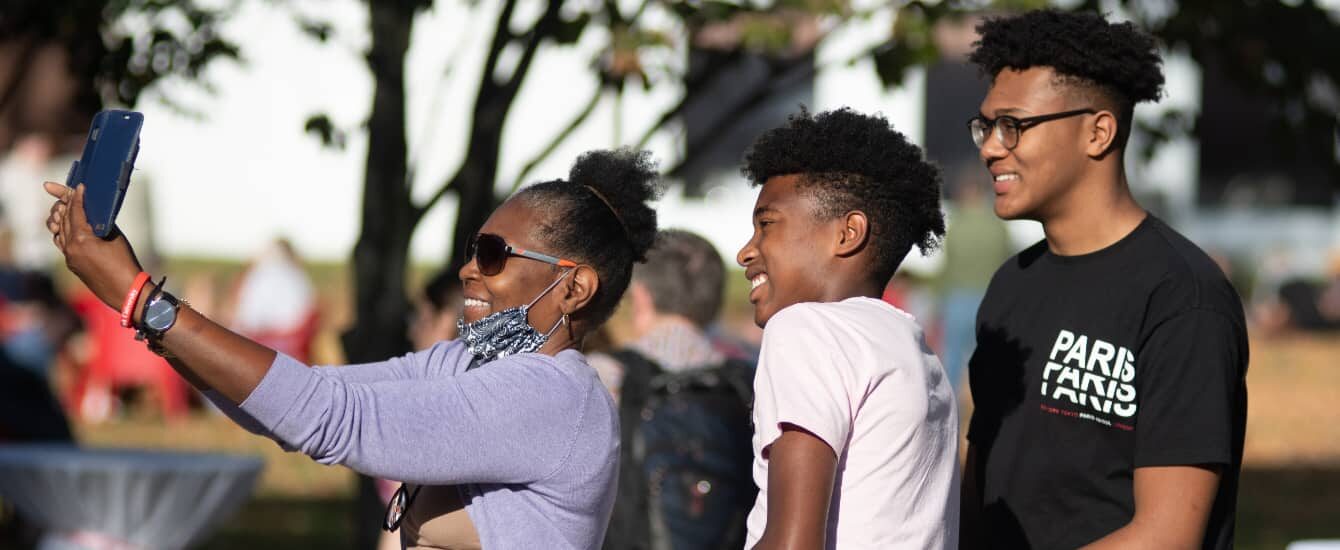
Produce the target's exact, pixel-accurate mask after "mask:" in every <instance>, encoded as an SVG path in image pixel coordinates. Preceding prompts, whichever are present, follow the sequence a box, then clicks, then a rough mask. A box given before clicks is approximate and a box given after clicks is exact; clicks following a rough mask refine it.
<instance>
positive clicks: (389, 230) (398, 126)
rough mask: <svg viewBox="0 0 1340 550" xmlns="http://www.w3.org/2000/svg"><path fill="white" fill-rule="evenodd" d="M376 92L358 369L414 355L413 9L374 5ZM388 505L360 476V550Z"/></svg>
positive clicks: (348, 335)
mask: <svg viewBox="0 0 1340 550" xmlns="http://www.w3.org/2000/svg"><path fill="white" fill-rule="evenodd" d="M368 7H369V11H370V15H371V30H372V46H371V50H370V51H369V52H368V56H367V62H368V68H369V69H370V70H371V71H372V75H373V79H374V91H373V97H372V114H371V116H370V117H369V120H368V160H367V167H366V170H365V172H364V179H363V215H362V222H363V226H362V228H361V229H360V231H359V235H358V243H357V244H356V245H354V258H353V267H354V281H353V282H354V312H353V313H354V317H353V318H354V324H353V326H352V327H350V328H349V329H348V330H347V331H345V333H344V334H343V335H342V338H341V340H342V343H343V344H344V353H345V358H346V359H347V360H348V361H349V362H351V363H363V362H368V361H378V360H383V359H386V358H389V357H393V356H396V355H400V354H402V353H405V352H406V351H408V350H409V348H410V345H409V337H408V327H407V326H406V321H407V319H409V311H410V308H409V303H408V301H407V299H406V296H405V269H406V266H407V265H408V263H409V241H410V237H411V236H413V232H414V225H415V223H416V221H417V216H415V215H414V205H413V202H412V201H411V197H410V190H409V182H408V181H407V177H408V170H407V167H408V146H407V144H406V136H405V55H406V53H408V51H409V42H410V33H411V31H412V30H413V25H414V13H415V9H414V6H413V3H412V2H405V1H402V0H401V1H398V0H389V1H371V2H369V3H368ZM380 512H381V502H380V499H379V498H378V497H377V494H376V491H375V488H374V486H373V481H372V479H371V478H369V477H367V476H363V475H360V476H358V491H357V496H356V499H355V506H354V509H353V521H354V538H355V540H354V541H353V542H354V545H353V546H354V548H356V549H358V550H363V549H372V548H375V547H376V545H377V538H378V536H379V535H380V533H381V530H380V528H379V524H380V519H381V514H380Z"/></svg>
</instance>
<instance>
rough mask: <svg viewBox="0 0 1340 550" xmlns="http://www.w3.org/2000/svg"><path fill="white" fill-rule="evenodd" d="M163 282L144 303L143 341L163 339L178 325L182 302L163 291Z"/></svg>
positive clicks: (141, 329)
mask: <svg viewBox="0 0 1340 550" xmlns="http://www.w3.org/2000/svg"><path fill="white" fill-rule="evenodd" d="M166 282H167V278H166V277H164V278H163V281H162V282H160V283H158V285H157V286H156V287H155V288H154V291H153V293H152V294H150V295H149V298H148V299H146V300H145V302H144V312H143V314H142V315H141V316H140V323H139V324H140V326H139V327H138V328H139V332H140V333H141V334H140V335H142V336H143V339H147V340H149V341H150V342H154V341H157V340H158V339H160V338H162V337H163V334H164V333H166V332H167V331H168V329H170V328H172V325H175V324H177V310H179V309H181V301H180V300H178V299H177V297H176V296H173V295H171V294H169V293H167V292H166V291H164V290H163V284H164V283H166ZM137 336H139V335H137Z"/></svg>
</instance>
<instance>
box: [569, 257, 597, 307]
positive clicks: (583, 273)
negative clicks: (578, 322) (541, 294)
mask: <svg viewBox="0 0 1340 550" xmlns="http://www.w3.org/2000/svg"><path fill="white" fill-rule="evenodd" d="M599 289H600V276H599V275H597V274H596V270H595V268H594V267H591V266H589V265H586V264H582V265H579V266H577V267H574V268H572V277H570V278H569V279H568V282H567V283H565V284H564V285H563V298H562V301H561V303H560V304H559V309H561V310H562V311H563V313H565V314H568V315H571V314H573V313H574V312H576V311H577V310H580V309H582V308H584V307H586V306H587V304H589V303H591V300H592V299H594V298H595V296H596V291H597V290H599Z"/></svg>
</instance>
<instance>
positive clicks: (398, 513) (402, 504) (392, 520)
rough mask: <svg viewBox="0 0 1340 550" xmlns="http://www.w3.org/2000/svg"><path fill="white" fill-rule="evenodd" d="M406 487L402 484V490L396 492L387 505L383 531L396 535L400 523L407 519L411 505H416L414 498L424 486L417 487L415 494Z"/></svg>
mask: <svg viewBox="0 0 1340 550" xmlns="http://www.w3.org/2000/svg"><path fill="white" fill-rule="evenodd" d="M406 487H407V485H406V484H404V483H401V484H400V488H399V489H396V490H395V494H394V495H391V500H390V501H388V502H387V503H386V518H385V519H383V520H382V529H385V530H387V531H390V532H392V533H394V532H395V530H396V529H399V528H400V522H401V521H404V519H405V512H408V511H409V507H410V505H411V504H414V497H417V496H419V489H422V488H423V485H420V486H418V487H415V488H414V492H413V493H411V492H409V490H408V489H406Z"/></svg>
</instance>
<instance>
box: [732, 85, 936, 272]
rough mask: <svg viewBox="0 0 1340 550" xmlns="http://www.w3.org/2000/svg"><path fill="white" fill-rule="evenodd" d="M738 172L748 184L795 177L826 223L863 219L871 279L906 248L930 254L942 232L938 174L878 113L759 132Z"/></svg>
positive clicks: (804, 115)
mask: <svg viewBox="0 0 1340 550" xmlns="http://www.w3.org/2000/svg"><path fill="white" fill-rule="evenodd" d="M741 172H743V173H744V175H745V177H747V178H749V180H750V181H751V182H752V183H753V184H754V185H762V184H765V183H767V181H768V179H769V178H772V177H774V176H786V175H793V174H794V175H800V176H802V179H801V181H800V184H799V185H800V186H801V189H802V192H806V193H809V194H810V196H811V197H812V198H813V200H814V204H815V211H814V215H815V217H816V218H817V219H820V220H831V219H833V218H835V217H837V216H841V215H843V214H846V213H847V212H851V211H854V210H859V211H861V212H864V213H865V215H866V218H867V219H868V220H869V222H870V239H871V245H872V246H873V250H874V255H873V257H874V261H873V264H874V265H873V266H872V267H873V270H874V272H873V276H874V277H877V278H879V279H880V280H887V279H889V278H891V277H893V272H894V271H895V270H896V269H897V268H898V264H899V263H901V262H902V260H903V257H904V256H906V255H907V253H908V251H910V250H911V249H912V246H914V245H915V246H917V247H918V248H920V249H921V251H922V253H929V252H930V251H932V250H934V249H935V247H936V246H937V245H938V244H939V239H940V237H942V236H943V235H944V232H945V222H944V213H943V212H941V211H940V183H941V182H940V169H939V168H938V167H937V166H935V165H934V164H932V163H930V162H928V161H927V160H926V159H925V157H924V156H923V155H922V152H921V149H920V148H919V147H917V146H916V145H913V144H912V143H911V142H909V141H908V140H907V138H906V137H904V136H903V134H901V133H899V132H897V131H896V130H894V129H893V127H891V126H890V125H889V122H888V121H887V120H885V119H884V117H882V116H878V115H875V116H870V115H864V114H861V113H858V112H856V111H853V110H851V109H848V108H842V109H837V110H834V111H827V112H823V113H819V114H817V115H811V114H810V113H809V112H808V111H807V110H805V109H801V111H800V113H798V114H794V115H791V117H790V118H789V119H788V120H787V122H786V124H785V125H782V126H780V127H778V128H773V129H772V130H768V131H767V132H764V133H763V135H761V136H759V138H758V139H757V140H756V141H755V142H754V144H753V146H752V147H750V149H749V151H748V152H747V153H746V154H745V159H744V166H743V167H742V168H741Z"/></svg>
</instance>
